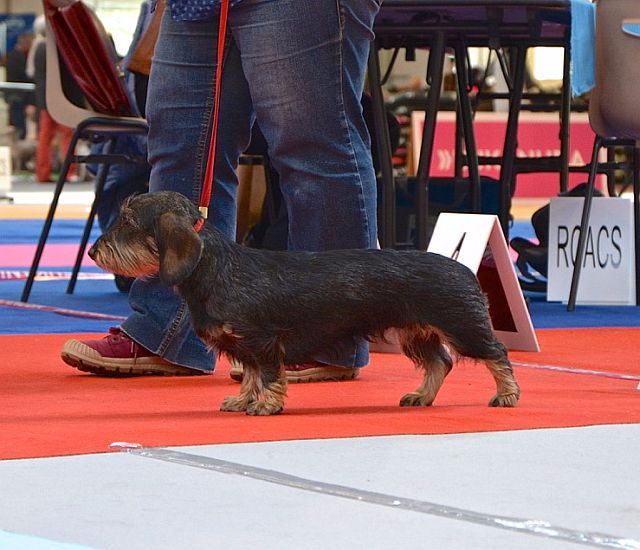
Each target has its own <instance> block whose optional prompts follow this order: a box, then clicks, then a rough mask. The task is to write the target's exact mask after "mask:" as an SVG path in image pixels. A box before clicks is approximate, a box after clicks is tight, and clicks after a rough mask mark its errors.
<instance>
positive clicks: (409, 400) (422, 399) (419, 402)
mask: <svg viewBox="0 0 640 550" xmlns="http://www.w3.org/2000/svg"><path fill="white" fill-rule="evenodd" d="M431 403H433V400H431V401H429V400H428V399H427V398H426V396H425V395H423V394H421V393H418V392H411V393H408V394H406V395H405V396H403V397H402V399H400V406H401V407H428V406H429V405H431Z"/></svg>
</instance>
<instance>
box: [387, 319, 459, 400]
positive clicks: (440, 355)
mask: <svg viewBox="0 0 640 550" xmlns="http://www.w3.org/2000/svg"><path fill="white" fill-rule="evenodd" d="M397 332H398V337H399V340H400V345H401V346H402V350H403V351H404V353H405V355H406V356H407V357H409V358H410V359H411V360H412V361H413V363H414V365H415V367H416V368H417V369H419V370H422V371H423V372H424V378H423V380H422V383H421V384H420V386H419V387H418V388H417V389H416V390H415V391H413V392H410V393H407V394H406V395H404V396H403V397H402V399H400V406H402V407H421V406H422V407H427V406H429V405H431V404H432V403H433V401H434V399H435V398H436V395H437V394H438V391H439V390H440V387H441V386H442V383H443V382H444V379H445V377H446V376H447V374H449V371H450V370H451V367H452V366H453V363H452V361H451V357H450V356H449V353H448V352H447V350H446V349H445V348H444V343H445V342H446V341H447V340H446V337H445V336H444V335H443V334H442V333H441V332H440V331H437V330H435V329H434V328H433V327H429V326H420V325H416V326H413V327H407V328H402V329H398V331H397Z"/></svg>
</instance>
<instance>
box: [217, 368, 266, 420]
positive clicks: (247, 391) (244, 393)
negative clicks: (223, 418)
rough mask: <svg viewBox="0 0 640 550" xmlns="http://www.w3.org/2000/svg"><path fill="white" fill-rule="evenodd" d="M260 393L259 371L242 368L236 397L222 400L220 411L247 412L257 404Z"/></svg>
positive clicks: (260, 380)
mask: <svg viewBox="0 0 640 550" xmlns="http://www.w3.org/2000/svg"><path fill="white" fill-rule="evenodd" d="M261 391H262V378H261V377H260V370H259V369H257V368H255V367H248V366H247V365H244V366H243V369H242V386H241V387H240V393H239V394H238V395H230V396H228V397H225V398H224V399H223V400H222V405H221V407H220V410H221V411H230V412H238V411H247V409H248V408H249V407H250V406H251V405H253V404H254V403H256V402H258V397H259V396H260V392H261Z"/></svg>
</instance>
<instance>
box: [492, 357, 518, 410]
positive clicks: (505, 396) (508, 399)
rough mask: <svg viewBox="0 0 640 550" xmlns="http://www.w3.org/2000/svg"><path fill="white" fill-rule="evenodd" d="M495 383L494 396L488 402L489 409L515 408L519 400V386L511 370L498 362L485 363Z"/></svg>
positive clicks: (508, 365)
mask: <svg viewBox="0 0 640 550" xmlns="http://www.w3.org/2000/svg"><path fill="white" fill-rule="evenodd" d="M485 364H486V365H487V368H488V369H489V370H490V371H491V374H492V375H493V378H494V380H495V381H496V387H497V391H496V394H495V395H494V396H493V397H492V398H491V401H489V406H490V407H515V406H516V405H517V404H518V399H519V398H520V386H518V383H517V382H516V379H515V377H514V376H513V369H512V368H511V365H510V364H509V363H506V364H505V363H502V362H499V361H485Z"/></svg>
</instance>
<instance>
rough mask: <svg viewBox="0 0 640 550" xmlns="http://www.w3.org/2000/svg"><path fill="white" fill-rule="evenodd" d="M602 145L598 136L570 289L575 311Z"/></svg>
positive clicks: (590, 168)
mask: <svg viewBox="0 0 640 550" xmlns="http://www.w3.org/2000/svg"><path fill="white" fill-rule="evenodd" d="M600 147H602V138H601V137H600V136H596V139H595V141H594V142H593V153H592V155H591V166H590V167H589V181H588V183H587V195H586V197H585V198H584V205H583V206H582V219H581V221H580V236H579V238H578V250H577V252H576V258H575V260H574V263H573V274H572V276H571V290H570V291H569V303H568V304H567V311H573V310H574V309H575V307H576V298H577V296H578V283H579V282H580V272H581V271H582V262H583V260H584V253H585V249H586V248H587V233H588V227H589V216H590V214H591V202H592V200H593V189H594V187H595V183H596V172H597V169H598V152H599V151H600Z"/></svg>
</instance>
